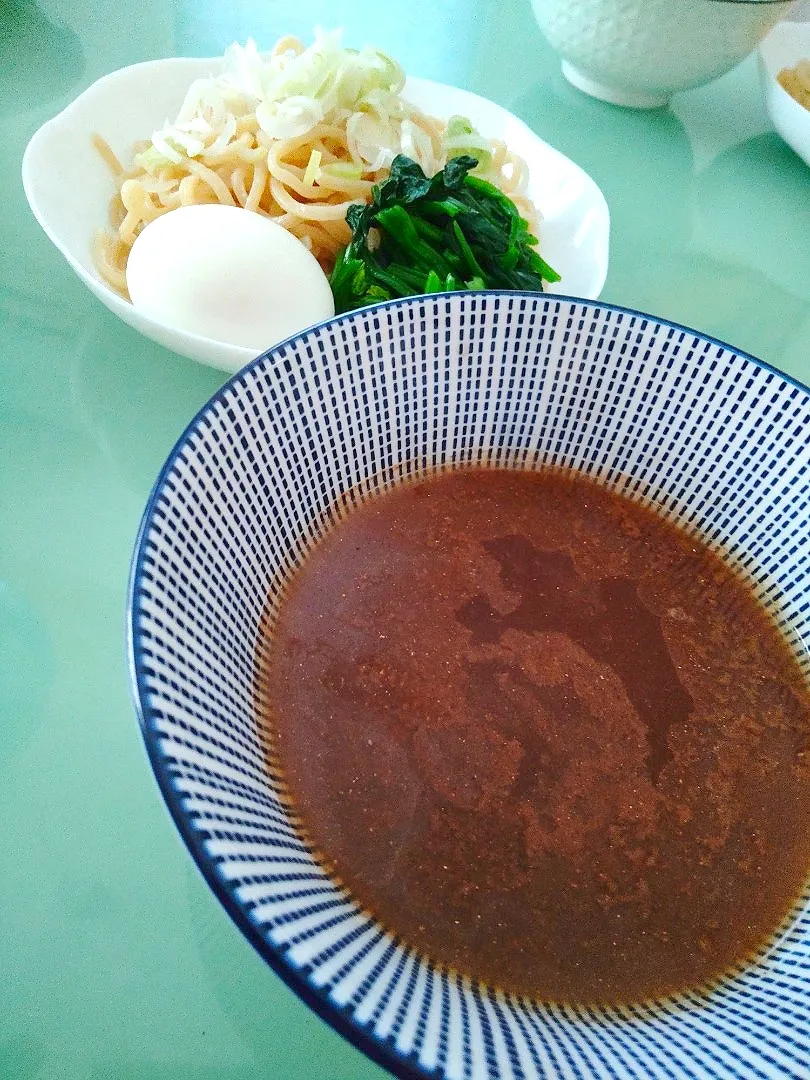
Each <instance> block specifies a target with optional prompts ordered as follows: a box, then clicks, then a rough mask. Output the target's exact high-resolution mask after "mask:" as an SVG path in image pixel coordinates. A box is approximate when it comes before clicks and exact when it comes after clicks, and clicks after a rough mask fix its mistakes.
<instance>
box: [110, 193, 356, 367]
mask: <svg viewBox="0 0 810 1080" xmlns="http://www.w3.org/2000/svg"><path fill="white" fill-rule="evenodd" d="M126 274H127V287H128V290H129V294H130V297H131V298H132V303H133V304H134V305H135V306H136V307H137V308H139V309H140V310H141V311H143V312H144V313H145V314H147V315H149V316H150V317H151V318H153V319H156V320H157V321H158V322H163V323H166V324H168V325H170V326H176V327H178V328H179V329H181V330H187V331H189V332H190V333H193V334H200V335H202V336H203V337H207V338H213V339H214V340H217V341H230V342H233V344H235V345H241V346H244V347H245V348H249V349H252V350H253V351H254V352H256V353H259V352H261V351H262V349H263V348H264V347H265V345H266V343H267V342H268V341H283V340H284V338H286V337H290V336H291V335H292V334H294V333H297V331H299V330H301V329H302V328H303V327H305V326H311V325H312V324H313V323H316V322H320V321H322V320H323V319H328V318H329V317H330V316H331V315H334V313H335V305H334V301H333V299H332V291H331V289H330V287H329V281H328V279H327V277H326V275H325V274H324V272H323V270H322V269H321V268H320V266H319V265H318V261H317V260H316V258H315V257H314V255H312V254H311V253H310V252H309V251H307V249H306V248H305V247H304V245H303V244H301V243H299V241H298V240H296V238H295V237H294V236H293V235H292V234H291V233H289V232H288V231H287V230H286V229H284V228H282V227H281V226H280V225H277V224H276V222H274V221H271V220H269V218H265V217H260V216H259V215H258V214H250V213H247V212H246V211H244V210H241V209H239V208H237V207H235V206H222V205H221V204H220V203H200V204H198V205H196V206H181V207H179V208H178V209H177V210H174V211H172V213H171V214H164V215H163V216H161V217H159V218H156V219H155V220H154V221H153V222H151V223H150V225H149V226H148V228H145V229H143V230H142V231H141V232H140V233H139V234H138V236H137V237H136V238H135V243H134V244H133V245H132V249H131V251H130V252H129V258H128V260H127V270H126Z"/></svg>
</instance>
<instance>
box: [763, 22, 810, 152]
mask: <svg viewBox="0 0 810 1080" xmlns="http://www.w3.org/2000/svg"><path fill="white" fill-rule="evenodd" d="M802 59H810V23H800V22H783V23H779V24H778V25H777V26H775V27H774V28H773V30H771V32H770V34H768V36H767V37H766V38H765V40H764V41H763V42H762V44H761V45H760V47H759V71H760V76H761V78H762V88H763V90H764V92H765V105H766V107H767V109H768V113H769V115H770V118H771V120H772V121H773V126H774V127H775V128H776V130H777V131H778V132H779V134H780V135H781V136H782V138H783V139H784V140H785V142H786V143H787V144H788V146H790V147H791V148H792V149H793V150H795V151H796V153H797V154H798V155H799V157H800V158H803V159H804V161H806V162H807V164H808V165H810V111H808V110H807V109H805V108H804V106H803V105H800V104H799V103H798V101H796V100H795V99H794V98H792V97H791V96H790V94H789V93H788V92H787V90H785V88H784V87H783V86H781V85H780V84H779V83H778V82H777V81H776V76H777V75H778V74H779V72H780V71H782V69H783V68H786V67H793V65H794V64H796V63H797V61H799V60H802Z"/></svg>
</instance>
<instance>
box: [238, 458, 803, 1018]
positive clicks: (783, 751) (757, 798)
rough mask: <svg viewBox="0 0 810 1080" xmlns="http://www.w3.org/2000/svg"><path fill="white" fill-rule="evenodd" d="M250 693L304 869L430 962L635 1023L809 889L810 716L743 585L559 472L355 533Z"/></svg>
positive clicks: (788, 663)
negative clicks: (289, 804) (292, 816)
mask: <svg viewBox="0 0 810 1080" xmlns="http://www.w3.org/2000/svg"><path fill="white" fill-rule="evenodd" d="M259 658H260V664H259V666H260V668H261V670H262V672H263V674H262V685H261V686H260V687H259V693H258V695H257V698H258V700H260V701H261V702H262V703H265V702H269V703H270V705H269V707H267V708H265V707H264V706H262V710H261V711H262V714H263V717H264V720H265V722H266V725H267V731H268V752H269V753H270V754H272V755H273V757H278V759H279V760H280V762H281V765H282V770H283V773H284V775H285V779H286V782H287V784H288V787H289V791H290V794H291V798H292V801H293V803H294V806H295V808H296V810H297V811H298V813H299V814H300V816H301V819H302V821H303V823H304V831H305V834H306V837H307V840H308V842H309V843H310V844H311V845H312V848H313V850H314V851H315V852H316V854H317V855H318V857H319V858H320V859H321V860H322V861H323V862H324V863H325V864H326V865H327V866H328V867H329V869H330V871H331V872H332V873H333V874H334V875H335V876H337V877H338V878H339V879H340V880H341V881H342V882H343V883H344V884H345V885H346V886H347V887H348V888H349V889H350V891H351V892H352V893H353V895H354V896H355V898H356V899H357V900H358V901H359V902H360V903H361V904H362V905H364V906H365V907H366V908H368V909H369V910H370V911H371V912H373V913H374V915H375V916H376V917H377V918H378V919H379V920H380V921H381V922H382V923H383V924H384V925H386V926H387V927H388V928H389V929H390V930H392V931H393V932H395V933H396V934H398V935H399V936H400V937H401V938H402V939H403V940H404V941H406V942H407V943H409V944H410V945H413V946H415V947H416V948H418V949H419V950H421V951H423V952H424V953H425V954H426V955H427V956H428V957H430V958H431V960H433V961H434V962H437V963H440V964H443V965H446V966H451V967H453V968H456V969H458V970H460V971H462V972H464V973H467V974H470V975H471V976H473V977H474V978H477V979H482V980H485V981H487V982H489V983H491V984H494V985H497V986H500V987H503V988H504V989H507V990H512V991H516V992H521V993H528V994H531V995H532V996H536V997H541V998H545V999H552V1000H565V1001H573V1002H581V1003H595V1002H603V1003H606V1002H620V1001H637V1000H641V999H644V998H649V997H652V996H659V995H663V994H667V993H671V992H674V991H678V990H683V989H687V988H695V987H698V986H701V985H705V984H707V983H709V982H711V981H712V980H714V979H716V978H717V977H719V976H720V975H721V974H722V973H723V972H724V971H726V970H727V969H728V968H729V967H730V966H732V965H736V964H740V963H742V962H744V961H745V960H746V959H747V958H750V956H751V954H752V953H754V952H755V951H756V950H757V949H759V948H761V947H762V946H763V944H764V943H766V942H767V940H768V938H769V936H770V935H771V934H772V933H773V932H774V930H775V929H776V928H777V927H778V926H779V924H780V923H781V922H782V921H783V920H784V918H785V917H786V915H787V914H788V913H789V911H790V909H791V907H792V905H793V904H794V903H795V901H796V900H797V898H798V895H799V893H800V891H801V888H802V885H803V883H804V882H805V880H806V875H807V870H808V866H810V830H808V822H810V754H808V750H809V749H810V695H808V691H807V687H806V685H805V683H804V680H803V676H802V673H801V670H800V668H799V666H798V664H797V662H796V660H795V658H794V657H793V655H792V654H791V652H790V651H789V649H788V647H787V645H786V643H785V642H784V640H783V638H782V636H781V635H780V633H779V632H778V631H777V629H776V628H775V626H774V624H773V623H772V621H771V619H770V618H769V616H768V615H767V614H766V613H765V612H764V611H763V610H762V609H761V607H760V606H759V605H758V604H757V602H756V601H755V599H754V597H753V596H752V594H751V591H750V589H749V587H748V586H747V585H746V584H745V583H743V582H742V581H741V580H740V579H739V578H738V577H737V576H736V575H735V574H734V573H733V572H732V571H731V570H730V569H729V568H728V567H727V566H726V565H725V564H724V563H723V562H722V561H721V560H720V558H719V557H718V556H717V555H715V554H713V553H712V552H711V551H710V550H709V549H708V548H707V547H705V546H704V545H703V544H702V543H700V542H699V541H697V540H696V539H694V538H693V537H688V536H686V534H684V533H683V532H681V531H680V530H679V529H677V528H676V527H674V526H673V525H672V524H670V523H668V522H666V521H665V520H664V519H663V518H662V517H660V516H659V515H658V514H657V513H655V512H654V511H652V510H650V509H647V508H645V507H642V506H640V505H638V504H636V503H634V502H631V501H630V500H629V499H627V498H626V497H624V496H621V495H618V494H616V493H613V492H611V491H608V490H607V489H605V488H603V487H600V486H598V485H596V484H595V483H593V482H591V481H589V480H587V479H586V478H584V477H582V476H580V475H578V474H576V473H572V472H552V471H546V472H539V473H531V472H520V471H496V470H489V469H488V470H479V469H468V470H465V471H460V472H454V473H446V474H442V475H439V476H437V477H432V478H430V479H427V480H424V481H418V482H417V481H414V482H410V483H406V484H403V485H400V486H399V487H397V488H395V489H394V490H393V491H391V492H388V493H386V494H384V495H381V496H379V497H377V498H372V499H370V500H369V501H367V502H365V503H364V504H362V505H359V506H357V507H356V508H354V509H353V510H352V511H351V512H350V513H349V514H348V515H347V516H346V517H345V518H344V519H343V520H342V521H340V522H339V523H338V525H337V526H336V527H335V528H334V529H333V530H332V531H331V532H330V533H329V534H328V535H327V536H326V537H325V538H324V539H323V540H321V541H320V542H319V544H318V545H317V546H316V547H315V548H314V550H313V551H312V553H311V554H310V555H309V557H308V559H307V560H306V561H305V563H304V565H303V567H302V568H301V570H300V571H299V572H298V574H297V575H296V576H295V578H294V579H293V580H292V582H291V583H290V584H289V586H288V588H287V590H286V593H285V596H284V599H283V601H282V604H281V609H280V612H279V615H278V618H277V621H276V622H275V624H274V625H273V624H271V621H270V620H269V619H268V620H267V624H266V627H265V633H264V637H263V639H262V642H261V644H260V647H259Z"/></svg>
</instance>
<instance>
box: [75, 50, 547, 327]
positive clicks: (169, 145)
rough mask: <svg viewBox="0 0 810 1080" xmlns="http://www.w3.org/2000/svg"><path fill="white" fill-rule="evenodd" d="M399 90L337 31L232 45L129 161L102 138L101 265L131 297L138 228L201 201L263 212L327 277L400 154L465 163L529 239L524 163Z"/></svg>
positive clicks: (533, 225) (534, 222)
mask: <svg viewBox="0 0 810 1080" xmlns="http://www.w3.org/2000/svg"><path fill="white" fill-rule="evenodd" d="M404 86H405V75H404V73H403V71H402V69H401V68H400V67H399V65H398V64H397V63H396V62H395V61H393V60H392V59H391V58H390V57H388V56H386V55H384V54H383V53H381V52H379V50H376V49H372V48H368V47H367V48H364V49H361V50H359V51H357V50H354V49H347V48H344V47H343V45H342V44H341V33H340V31H332V32H330V33H319V32H316V37H315V41H314V42H313V44H312V45H310V46H309V47H308V48H305V47H304V45H303V44H302V43H301V42H300V41H298V40H297V39H295V38H290V37H286V38H282V39H281V40H280V41H279V42H277V44H276V45H275V47H274V48H273V49H272V51H271V52H270V53H269V54H266V55H263V54H260V53H259V51H258V49H257V48H256V44H255V42H253V41H249V42H248V43H247V45H245V46H241V45H239V44H234V45H232V46H230V48H229V49H228V50H227V51H226V53H225V58H224V69H223V71H222V72H221V74H219V75H213V76H211V77H209V78H205V79H196V80H194V82H193V83H192V84H191V86H190V87H189V88H188V91H187V93H186V96H185V100H184V102H183V104H182V106H181V108H180V111H179V113H178V115H177V118H176V119H175V120H174V121H173V122H172V123H167V124H165V125H164V126H163V127H162V128H161V129H160V130H158V131H155V132H154V133H153V134H152V136H151V139H150V140H148V141H146V142H144V143H141V144H138V145H137V146H136V147H135V153H134V158H133V161H132V163H131V164H128V165H122V164H121V163H120V162H119V160H118V158H117V157H116V156H115V154H114V153H113V152H112V150H111V149H110V148H109V147H108V146H107V144H106V143H105V142H104V141H103V140H102V139H101V138H100V137H99V138H97V140H96V142H97V146H98V149H99V151H100V153H101V154H102V155H103V156H104V158H105V160H106V161H107V162H108V163H109V165H110V167H111V169H112V171H113V173H114V175H115V179H116V188H117V193H116V196H115V198H114V199H113V203H112V205H111V209H110V213H111V218H112V220H113V222H114V226H113V230H112V231H111V232H108V231H105V232H102V233H100V234H99V235H98V236H97V237H96V261H97V266H98V269H99V271H100V273H101V274H102V276H103V277H104V279H105V280H106V281H107V282H109V284H110V285H112V286H113V287H114V288H116V289H117V290H118V291H119V292H121V293H122V295H126V290H127V274H126V268H127V260H128V257H129V252H130V251H131V249H132V246H133V244H134V243H135V240H136V237H137V236H138V235H139V234H140V232H141V231H142V230H143V229H144V228H145V227H146V226H147V225H149V224H150V223H151V222H153V221H156V220H158V219H159V218H160V217H162V216H165V215H166V214H168V213H170V212H171V211H172V210H174V209H176V208H178V207H181V206H189V205H196V204H204V203H221V204H222V205H226V206H231V207H242V208H244V209H246V210H249V211H253V212H254V213H256V214H259V215H262V216H266V217H268V218H269V219H270V220H272V221H274V222H276V223H278V224H279V225H281V226H283V227H284V228H285V229H288V230H289V231H290V233H291V234H292V235H293V236H296V237H297V238H298V239H299V240H300V241H301V242H302V243H303V244H304V245H305V246H306V247H307V248H308V250H309V251H311V252H312V253H313V255H314V256H315V257H316V258H317V259H318V261H319V262H320V263H321V265H322V266H323V268H324V270H325V271H326V272H327V273H331V272H332V270H333V269H334V266H335V262H336V260H337V259H338V257H339V256H340V253H341V251H342V249H343V248H345V247H346V245H348V244H349V242H350V240H351V239H352V232H351V229H350V227H349V225H348V223H347V215H348V214H349V213H350V211H351V210H352V208H353V207H355V206H357V205H366V204H369V203H371V202H372V201H373V199H374V194H375V192H376V191H377V189H378V188H379V185H380V184H383V183H384V182H385V181H386V180H387V179H388V177H389V175H390V171H391V167H392V164H393V162H394V160H395V159H397V158H401V157H405V158H407V159H409V160H412V161H413V162H414V163H415V165H416V166H417V167H418V168H419V169H421V170H423V172H424V173H425V174H427V175H428V176H433V175H434V174H436V173H438V172H439V171H440V170H441V169H443V168H444V167H445V166H446V165H447V163H448V161H451V160H453V159H456V158H459V157H461V156H467V157H469V158H470V160H471V161H472V169H473V171H474V175H475V179H476V180H477V181H479V182H482V183H489V184H490V185H492V186H494V187H495V188H496V189H497V190H498V191H499V192H500V193H501V195H502V196H503V198H504V200H505V201H507V202H510V201H511V203H512V205H513V206H514V207H515V213H516V215H520V216H522V217H523V218H524V219H525V220H526V234H527V235H531V234H536V233H537V230H538V227H539V216H538V214H537V211H536V209H535V207H534V206H533V205H532V203H531V200H530V199H529V198H528V197H527V195H526V186H527V179H528V178H527V167H526V163H525V161H523V159H522V158H520V157H519V156H518V155H516V154H515V153H513V152H512V151H510V149H509V148H508V147H507V146H506V144H505V143H503V142H502V141H500V140H491V139H485V138H483V137H482V136H481V135H480V134H479V133H478V132H477V131H476V130H475V128H474V127H473V126H472V124H471V123H470V121H469V120H468V119H467V118H465V117H460V116H454V117H451V118H450V120H449V121H447V122H444V121H442V120H440V119H437V118H436V117H433V116H429V115H427V114H426V113H424V112H422V110H420V109H418V108H416V107H415V106H413V105H411V104H409V102H408V100H407V98H406V97H405V96H403V88H404ZM455 227H456V229H458V228H459V224H458V223H456V226H455ZM532 239H533V243H534V244H536V243H537V239H536V236H533V237H532ZM461 269H462V268H459V272H458V273H457V274H456V275H455V277H454V281H455V285H453V286H448V287H458V288H463V287H468V288H469V287H476V285H477V286H478V287H484V286H483V285H479V284H478V282H479V280H480V275H478V274H476V273H475V272H474V271H473V270H472V269H470V268H469V267H466V268H465V269H466V273H462V272H461ZM448 272H449V271H448ZM223 273H224V271H223ZM423 276H424V275H423ZM443 276H444V277H446V274H445V275H443ZM470 279H474V280H473V281H472V284H469V285H465V282H468V281H470ZM547 280H559V278H558V276H556V275H554V274H553V273H552V275H551V276H550V277H549V278H547ZM421 284H423V282H422V283H421ZM493 284H495V285H497V286H499V287H501V288H503V287H505V283H504V282H503V281H498V282H494V283H493ZM536 287H538V288H542V284H541V280H540V279H539V278H537V279H536ZM421 291H422V288H420V282H418V281H417V282H414V283H412V284H411V286H410V288H409V289H408V291H407V292H403V291H401V290H400V291H399V292H397V291H391V290H386V289H382V290H381V295H380V296H379V297H378V299H391V298H392V297H393V296H398V295H412V294H413V293H418V292H421ZM303 325H306V324H303Z"/></svg>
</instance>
